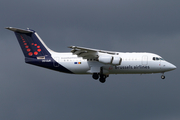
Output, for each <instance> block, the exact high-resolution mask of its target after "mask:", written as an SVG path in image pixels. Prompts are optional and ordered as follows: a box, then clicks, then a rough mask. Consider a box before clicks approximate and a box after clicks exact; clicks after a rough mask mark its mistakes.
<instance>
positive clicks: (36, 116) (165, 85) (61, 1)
mask: <svg viewBox="0 0 180 120" xmlns="http://www.w3.org/2000/svg"><path fill="white" fill-rule="evenodd" d="M179 12H180V1H179V0H88V1H87V0H23V1H22V0H11V1H10V0H1V1H0V51H1V52H0V56H1V62H0V120H72V119H73V120H120V119H122V120H179V119H180V95H179V94H180V87H179V86H180V80H179V78H180V74H179V65H180V63H179V61H180V55H179V51H180V47H179V45H180V14H179ZM10 26H11V27H18V28H24V29H25V28H27V27H28V28H31V29H34V30H36V31H37V32H38V34H39V35H40V36H41V38H42V39H43V40H44V42H45V43H46V44H47V46H48V47H50V48H51V49H53V50H54V51H58V52H61V51H63V52H64V51H67V52H68V51H70V49H69V48H67V47H68V46H70V45H78V46H84V47H90V48H96V49H104V50H109V51H110V50H111V51H119V52H140V51H142V52H152V53H156V54H158V55H160V56H162V57H163V58H164V59H166V60H167V61H169V62H171V63H173V64H174V65H176V66H177V69H176V70H174V71H171V72H168V73H165V75H166V79H165V80H162V79H161V78H160V76H161V74H152V75H110V77H109V78H108V79H107V82H106V83H105V84H101V83H100V82H98V81H95V80H93V79H92V77H91V76H90V75H70V74H64V73H59V72H55V71H51V70H47V69H44V68H39V67H36V66H31V65H28V64H25V63H24V56H23V54H22V51H21V49H20V47H19V44H18V42H17V40H16V37H15V35H14V33H13V32H11V31H8V30H6V29H4V28H5V27H10Z"/></svg>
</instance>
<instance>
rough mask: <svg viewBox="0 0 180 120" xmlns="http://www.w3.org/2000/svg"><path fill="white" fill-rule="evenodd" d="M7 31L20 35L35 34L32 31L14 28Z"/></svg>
mask: <svg viewBox="0 0 180 120" xmlns="http://www.w3.org/2000/svg"><path fill="white" fill-rule="evenodd" d="M6 29H8V30H11V31H14V32H19V33H33V31H30V30H24V29H19V28H13V27H6Z"/></svg>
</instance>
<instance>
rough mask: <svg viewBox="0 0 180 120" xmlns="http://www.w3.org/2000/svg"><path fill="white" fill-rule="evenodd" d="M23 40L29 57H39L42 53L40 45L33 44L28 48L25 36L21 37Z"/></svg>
mask: <svg viewBox="0 0 180 120" xmlns="http://www.w3.org/2000/svg"><path fill="white" fill-rule="evenodd" d="M21 39H22V41H23V43H24V47H25V48H26V51H27V52H28V55H29V56H33V55H38V53H39V52H41V48H40V46H39V45H37V44H35V43H31V46H28V45H27V42H26V41H25V39H24V38H23V36H21ZM30 48H33V50H31V49H30Z"/></svg>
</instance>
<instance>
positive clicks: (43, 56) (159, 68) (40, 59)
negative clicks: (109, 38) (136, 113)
mask: <svg viewBox="0 0 180 120" xmlns="http://www.w3.org/2000/svg"><path fill="white" fill-rule="evenodd" d="M6 29H8V30H11V31H13V32H14V33H15V35H16V37H17V40H18V42H19V44H20V47H21V49H22V51H23V53H24V56H25V62H26V63H28V64H32V65H36V66H39V67H43V68H47V69H51V70H55V71H59V72H64V73H70V74H90V75H92V78H93V79H95V80H98V79H99V81H100V82H101V83H104V82H105V81H106V78H107V77H109V75H110V74H152V73H161V74H162V75H161V78H162V79H165V75H164V73H165V72H168V71H171V70H174V69H176V66H175V65H173V64H171V63H169V62H167V61H165V60H164V59H163V58H162V57H161V56H159V55H157V54H153V53H146V52H132V53H126V52H114V51H105V50H98V49H92V48H86V47H79V46H69V48H71V51H70V52H63V53H61V52H55V51H53V50H51V49H50V48H48V47H47V46H46V44H45V43H44V42H43V40H42V39H41V38H40V37H39V35H38V34H37V33H36V31H34V30H32V29H29V28H27V29H19V28H14V27H6Z"/></svg>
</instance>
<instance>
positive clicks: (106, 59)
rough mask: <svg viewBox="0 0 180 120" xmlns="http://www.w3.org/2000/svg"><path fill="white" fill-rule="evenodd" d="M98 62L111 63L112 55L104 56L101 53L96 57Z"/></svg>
mask: <svg viewBox="0 0 180 120" xmlns="http://www.w3.org/2000/svg"><path fill="white" fill-rule="evenodd" d="M98 60H99V62H102V63H105V64H111V62H112V60H113V57H112V56H106V55H102V56H99V58H98Z"/></svg>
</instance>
